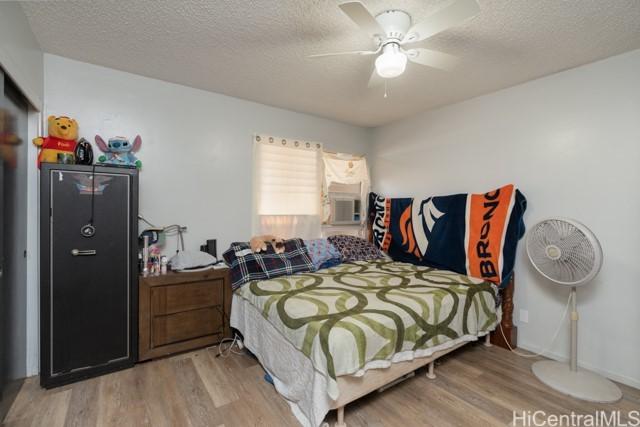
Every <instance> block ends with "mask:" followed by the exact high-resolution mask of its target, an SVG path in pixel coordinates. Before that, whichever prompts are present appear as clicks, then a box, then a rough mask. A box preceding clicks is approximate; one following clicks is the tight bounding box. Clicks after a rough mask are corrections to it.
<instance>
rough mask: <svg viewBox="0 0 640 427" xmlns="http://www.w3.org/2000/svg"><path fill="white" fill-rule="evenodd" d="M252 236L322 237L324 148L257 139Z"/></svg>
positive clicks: (302, 142) (286, 140)
mask: <svg viewBox="0 0 640 427" xmlns="http://www.w3.org/2000/svg"><path fill="white" fill-rule="evenodd" d="M253 171H254V172H253V173H254V182H253V188H254V220H253V234H254V235H262V234H273V235H275V236H278V237H282V238H285V239H290V238H294V237H299V238H303V239H312V238H318V237H320V235H321V222H322V219H321V217H322V206H321V190H322V144H320V143H317V142H309V141H300V140H293V139H286V138H277V137H273V136H268V135H256V136H255V137H254V169H253Z"/></svg>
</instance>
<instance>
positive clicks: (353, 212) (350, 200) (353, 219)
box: [329, 197, 360, 225]
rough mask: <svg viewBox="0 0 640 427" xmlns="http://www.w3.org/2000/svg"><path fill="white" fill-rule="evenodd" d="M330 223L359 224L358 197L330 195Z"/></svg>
mask: <svg viewBox="0 0 640 427" xmlns="http://www.w3.org/2000/svg"><path fill="white" fill-rule="evenodd" d="M330 204H331V217H330V220H329V223H330V224H331V225H350V224H360V198H356V197H332V198H331V199H330Z"/></svg>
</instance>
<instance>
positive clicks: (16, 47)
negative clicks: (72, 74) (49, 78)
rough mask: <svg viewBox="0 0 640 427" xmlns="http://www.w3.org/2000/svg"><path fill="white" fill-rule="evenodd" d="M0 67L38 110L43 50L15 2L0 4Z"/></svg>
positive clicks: (40, 100)
mask: <svg viewBox="0 0 640 427" xmlns="http://www.w3.org/2000/svg"><path fill="white" fill-rule="evenodd" d="M0 65H1V66H2V68H4V70H5V72H6V73H7V74H9V76H11V78H12V79H13V81H14V82H16V84H17V85H18V87H20V90H22V92H23V93H24V95H25V96H26V97H27V99H28V100H29V101H30V102H31V104H32V105H33V106H34V107H35V108H36V109H38V110H39V109H40V107H41V106H42V94H43V79H42V73H43V66H42V51H41V50H40V46H39V45H38V41H37V40H36V37H35V36H34V34H33V32H32V31H31V27H30V26H29V22H28V21H27V17H26V15H25V14H24V11H23V10H22V7H21V6H20V4H19V3H18V2H14V1H0Z"/></svg>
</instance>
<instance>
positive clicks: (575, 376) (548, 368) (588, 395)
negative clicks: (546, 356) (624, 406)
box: [531, 360, 622, 403]
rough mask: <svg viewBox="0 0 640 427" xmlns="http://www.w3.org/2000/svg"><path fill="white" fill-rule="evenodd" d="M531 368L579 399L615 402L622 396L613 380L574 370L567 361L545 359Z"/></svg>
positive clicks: (551, 384) (539, 375)
mask: <svg viewBox="0 0 640 427" xmlns="http://www.w3.org/2000/svg"><path fill="white" fill-rule="evenodd" d="M531 370H532V371H533V373H534V375H535V376H536V377H538V379H539V380H540V381H542V382H543V383H545V384H546V385H548V386H549V387H551V388H552V389H554V390H557V391H559V392H560V393H563V394H567V395H569V396H572V397H575V398H577V399H581V400H586V401H589V402H599V403H613V402H617V401H618V400H620V399H621V398H622V392H621V391H620V389H619V388H618V386H617V385H615V384H614V383H613V382H612V381H609V380H608V379H606V378H605V377H603V376H601V375H598V374H596V373H593V372H591V371H587V370H584V369H581V368H578V371H577V372H574V371H572V370H571V368H570V367H569V364H567V363H561V362H556V361H553V360H544V361H540V362H536V363H534V364H533V365H532V366H531Z"/></svg>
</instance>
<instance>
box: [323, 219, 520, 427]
mask: <svg viewBox="0 0 640 427" xmlns="http://www.w3.org/2000/svg"><path fill="white" fill-rule="evenodd" d="M367 224H368V226H367V235H368V239H369V241H372V235H373V234H372V230H371V228H372V223H371V221H368V223H367ZM514 287H515V282H514V275H512V276H511V279H510V280H509V283H508V285H507V286H506V287H505V288H504V289H502V291H501V293H502V320H501V321H500V325H499V326H500V327H498V328H496V329H495V330H494V331H493V332H491V333H490V334H487V335H485V337H484V345H485V346H488V347H490V346H491V345H492V344H495V345H497V346H499V347H503V348H506V349H509V348H516V346H517V336H518V330H517V328H516V326H515V325H514V324H513V292H514ZM467 343H468V342H462V343H459V344H456V345H455V346H453V347H451V348H447V349H445V350H441V351H438V352H436V353H434V354H433V355H431V356H430V357H421V358H419V359H414V360H412V361H408V362H400V363H394V364H393V365H391V366H390V367H388V368H386V369H372V370H370V371H367V373H366V374H365V375H363V376H361V377H354V376H341V377H338V378H337V379H336V380H337V383H338V389H339V390H340V396H339V397H338V400H336V401H335V402H334V403H333V405H332V407H331V409H336V410H337V421H336V424H335V427H346V426H347V424H346V423H345V422H344V408H345V406H346V405H347V404H349V403H351V402H353V401H354V400H357V399H359V398H361V397H363V396H365V395H367V394H369V393H371V392H373V391H376V390H380V389H381V388H385V386H390V385H393V384H395V383H396V382H399V381H401V380H402V379H403V377H405V376H406V375H410V374H411V373H413V372H414V371H415V370H416V369H419V368H422V367H423V366H425V365H429V368H428V370H427V374H426V376H427V378H429V379H434V378H435V377H436V375H435V372H434V369H435V361H436V360H437V359H438V358H440V357H442V356H444V355H445V354H447V353H450V352H452V351H454V350H456V349H458V348H460V347H462V346H463V345H465V344H467Z"/></svg>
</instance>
